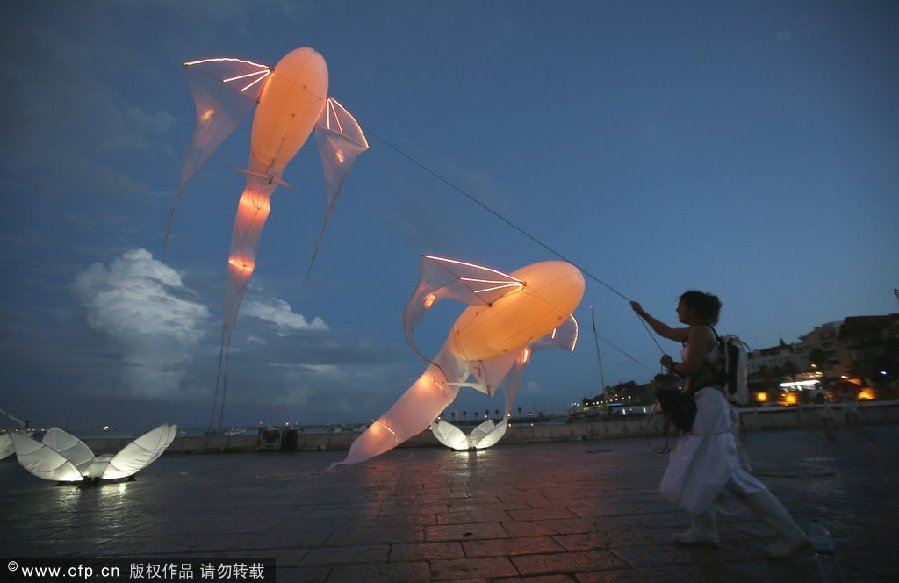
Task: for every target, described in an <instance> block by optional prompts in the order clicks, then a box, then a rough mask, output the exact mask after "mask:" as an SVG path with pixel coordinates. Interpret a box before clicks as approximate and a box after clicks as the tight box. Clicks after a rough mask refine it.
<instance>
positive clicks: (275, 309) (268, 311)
mask: <svg viewBox="0 0 899 583" xmlns="http://www.w3.org/2000/svg"><path fill="white" fill-rule="evenodd" d="M243 315H245V316H253V317H256V318H259V319H260V320H265V321H266V322H271V323H273V324H275V326H277V327H278V331H279V333H284V332H288V331H291V330H327V329H328V325H327V324H326V323H325V321H324V320H322V319H321V318H319V317H318V316H316V317H314V318H313V319H312V321H311V322H309V321H308V320H306V317H305V316H303V315H302V314H297V313H296V312H294V311H293V309H292V308H291V307H290V304H288V303H287V302H285V301H284V300H282V299H278V298H271V299H253V300H250V301H249V302H247V304H246V306H245V307H244V309H243Z"/></svg>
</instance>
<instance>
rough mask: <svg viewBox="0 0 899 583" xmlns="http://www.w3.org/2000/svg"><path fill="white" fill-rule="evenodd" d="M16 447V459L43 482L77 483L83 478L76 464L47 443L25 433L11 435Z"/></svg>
mask: <svg viewBox="0 0 899 583" xmlns="http://www.w3.org/2000/svg"><path fill="white" fill-rule="evenodd" d="M10 437H11V438H12V442H13V444H14V445H15V447H16V457H17V458H18V460H19V463H20V464H21V465H22V467H23V468H25V469H26V470H28V471H29V472H31V473H32V474H33V475H34V476H37V477H38V478H40V479H42V480H55V481H57V482H77V481H78V480H81V479H82V478H83V476H82V474H81V472H80V471H78V468H77V467H75V464H73V463H72V462H70V461H69V460H67V459H66V458H65V457H64V456H63V455H62V454H60V453H58V452H56V451H55V450H54V449H53V448H51V447H50V446H49V445H47V444H45V443H41V442H39V441H35V440H34V439H32V438H30V437H28V436H27V435H25V434H24V433H21V432H15V433H12V434H10Z"/></svg>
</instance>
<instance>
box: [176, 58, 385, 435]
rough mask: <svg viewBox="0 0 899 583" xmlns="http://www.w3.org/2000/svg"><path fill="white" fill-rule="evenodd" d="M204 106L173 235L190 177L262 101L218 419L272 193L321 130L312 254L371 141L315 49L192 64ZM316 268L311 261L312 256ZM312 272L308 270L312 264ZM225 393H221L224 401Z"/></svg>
mask: <svg viewBox="0 0 899 583" xmlns="http://www.w3.org/2000/svg"><path fill="white" fill-rule="evenodd" d="M184 66H185V70H186V71H187V77H188V82H189V84H190V89H191V94H192V95H193V98H194V102H195V104H196V109H197V125H196V128H195V130H194V134H193V136H192V138H191V144H190V147H189V148H188V153H187V156H186V157H185V161H184V167H183V170H182V175H181V184H180V185H179V188H178V193H177V195H176V197H175V205H173V207H172V211H171V213H170V215H169V224H168V227H167V229H166V235H165V241H166V242H167V241H168V237H169V233H170V230H171V225H172V219H173V217H174V211H175V206H176V205H177V204H178V201H179V200H180V198H181V196H182V194H183V193H184V190H185V189H186V187H187V183H188V182H189V181H190V179H191V178H192V177H193V176H194V174H196V172H197V171H198V170H199V169H200V167H201V166H202V165H203V163H204V162H205V161H206V160H207V159H208V158H209V156H210V155H211V153H212V151H213V150H214V149H215V148H216V147H217V146H218V145H219V144H221V143H222V141H224V139H225V138H226V137H227V136H228V134H230V133H231V132H232V131H233V130H234V129H235V128H236V127H237V126H238V125H239V123H240V121H241V120H242V119H243V117H245V116H246V115H247V114H248V113H249V112H250V111H251V110H252V109H253V108H254V107H255V110H256V114H255V117H254V119H253V127H252V130H251V136H250V155H249V161H248V165H247V169H246V170H242V171H241V172H243V173H244V174H246V187H245V188H244V191H243V194H242V195H241V197H240V200H239V202H238V205H237V214H236V216H235V218H234V228H233V232H232V238H231V251H230V253H229V255H228V260H227V270H228V280H227V283H226V288H225V301H224V309H223V316H222V340H221V349H220V353H219V373H218V380H217V381H216V396H215V402H214V404H213V412H212V417H211V418H210V426H212V425H213V421H214V417H215V412H216V409H217V408H218V410H219V416H218V425H219V426H220V425H221V422H222V415H223V413H224V400H225V391H226V389H227V384H228V380H227V371H228V356H229V347H230V342H231V332H232V330H233V328H234V324H235V321H236V319H237V313H238V311H239V309H240V303H241V300H242V298H243V294H244V291H245V290H246V288H247V284H248V283H249V281H250V278H251V277H252V276H253V272H254V271H255V269H256V251H257V249H258V247H259V239H260V237H261V235H262V228H263V226H264V225H265V221H266V219H267V218H268V215H269V212H270V211H271V203H270V199H271V196H272V194H273V193H274V191H275V189H276V188H277V187H278V186H279V185H286V183H285V182H284V180H283V178H282V175H283V173H284V169H285V167H286V166H287V164H288V163H289V162H290V161H291V160H292V159H293V157H294V156H295V155H296V154H297V152H298V151H299V150H300V148H302V146H303V144H304V143H305V142H306V140H307V139H308V137H309V135H310V134H311V133H312V131H313V129H314V130H315V134H316V140H317V142H318V146H319V153H320V155H321V160H322V168H323V171H324V183H325V219H324V221H323V224H322V229H321V232H320V233H319V239H318V242H316V245H315V252H314V253H313V256H312V261H313V262H314V260H315V255H316V254H317V251H318V245H319V242H320V241H321V238H322V236H323V234H324V229H325V226H326V225H327V222H328V217H329V215H330V213H331V211H332V210H333V208H334V203H335V201H336V200H337V197H338V196H339V194H340V190H341V188H342V186H343V182H344V179H345V178H346V176H347V174H348V173H349V171H350V168H351V167H352V165H353V162H354V161H355V159H356V157H357V156H358V155H359V154H361V153H362V152H364V151H365V150H366V149H368V142H367V141H366V139H365V135H364V134H363V132H362V129H361V128H360V127H359V124H358V123H357V122H356V120H355V119H353V116H352V115H350V114H349V112H347V111H346V110H345V109H344V108H343V106H341V105H340V104H339V103H337V101H335V100H334V99H331V98H329V97H327V95H328V67H327V65H326V63H325V60H324V58H322V56H321V55H320V54H319V53H318V52H317V51H315V50H314V49H311V48H308V47H303V48H298V49H295V50H293V51H291V52H290V53H288V54H287V55H285V56H284V57H283V58H282V59H281V60H280V61H279V62H278V64H277V65H275V67H274V68H273V69H272V68H269V67H267V66H266V65H261V64H259V63H254V62H252V61H247V60H243V59H233V58H217V59H203V60H198V61H189V62H187V63H185V64H184ZM310 269H311V262H310ZM307 277H308V271H307ZM219 399H221V401H219Z"/></svg>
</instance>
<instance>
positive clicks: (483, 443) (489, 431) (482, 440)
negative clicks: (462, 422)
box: [469, 417, 509, 449]
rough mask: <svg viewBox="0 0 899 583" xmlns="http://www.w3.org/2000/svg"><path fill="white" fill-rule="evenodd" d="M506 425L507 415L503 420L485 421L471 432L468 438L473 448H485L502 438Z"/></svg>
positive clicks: (507, 423)
mask: <svg viewBox="0 0 899 583" xmlns="http://www.w3.org/2000/svg"><path fill="white" fill-rule="evenodd" d="M488 423H489V424H490V425H488ZM508 427H509V422H508V417H503V420H502V421H500V422H499V423H496V424H494V423H493V422H492V421H485V422H483V423H481V424H480V425H478V426H477V427H476V428H475V430H474V431H472V432H471V437H470V438H469V439H471V441H472V443H473V445H474V447H475V449H487V448H488V447H490V446H491V445H494V444H495V443H496V442H497V441H499V440H500V439H502V438H503V436H504V435H505V434H506V429H508Z"/></svg>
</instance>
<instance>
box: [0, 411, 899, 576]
mask: <svg viewBox="0 0 899 583" xmlns="http://www.w3.org/2000/svg"><path fill="white" fill-rule="evenodd" d="M897 442H899V426H897V425H882V426H866V427H861V428H855V429H850V428H843V427H841V428H840V430H839V432H838V434H837V437H836V438H835V439H833V440H831V439H828V438H827V437H826V436H825V435H824V434H823V433H822V432H820V431H803V430H792V431H767V432H754V433H750V434H748V435H747V436H746V438H745V443H746V446H747V449H748V451H749V453H750V456H751V458H752V461H753V464H754V470H755V472H756V474H757V475H759V476H760V477H761V478H762V479H763V480H764V481H765V482H766V483H767V484H768V486H769V488H770V489H771V490H772V491H773V492H774V493H775V495H777V496H778V497H779V498H780V500H781V501H782V502H783V503H784V505H785V506H786V507H787V508H789V509H790V511H791V512H792V513H793V515H794V517H795V518H796V519H797V521H798V522H799V523H800V525H802V526H803V527H806V528H807V527H808V525H809V522H810V520H811V519H812V518H816V517H820V518H821V519H822V520H823V522H824V523H825V525H826V526H827V527H828V528H829V529H830V531H831V532H832V533H833V538H834V541H835V544H836V549H837V552H836V562H837V564H838V569H839V571H835V570H834V569H832V565H827V564H826V563H825V561H824V560H823V559H821V558H820V557H816V555H815V554H814V552H813V551H811V550H808V551H803V552H801V553H799V554H797V555H796V556H795V557H793V558H791V559H788V560H785V561H772V560H767V559H764V558H763V549H764V546H765V545H766V544H767V542H769V541H770V539H771V533H770V531H768V529H767V527H766V526H765V525H764V524H762V523H761V522H759V521H758V520H756V519H755V518H754V516H752V515H751V514H743V515H737V516H723V517H721V519H720V525H719V526H720V531H721V539H722V540H721V544H720V545H719V546H718V547H706V548H684V547H679V546H675V545H674V544H672V543H671V542H670V538H671V535H672V534H673V533H674V532H677V531H679V530H682V529H684V528H685V527H686V526H687V523H688V519H687V517H686V516H685V515H684V514H682V513H681V512H679V511H678V510H677V509H676V508H674V507H673V506H672V505H670V504H669V503H668V502H666V501H665V500H664V499H663V498H662V497H661V496H660V495H659V494H658V493H657V485H658V481H659V479H660V477H661V474H662V472H663V470H664V468H665V464H666V461H667V456H666V455H660V454H659V453H657V452H655V451H653V448H654V447H655V448H657V447H660V446H661V445H663V443H664V440H663V439H662V438H653V439H652V440H650V441H647V440H645V439H639V438H630V439H610V440H601V441H584V442H569V443H551V444H516V445H512V444H509V445H505V446H504V445H503V444H502V443H500V444H499V445H497V446H495V447H494V448H492V449H488V450H485V451H481V452H472V453H467V452H466V453H459V452H453V451H449V450H446V449H441V448H402V449H398V450H395V451H393V452H390V453H389V454H387V455H385V456H382V457H380V458H377V459H374V460H371V461H369V462H368V463H365V464H362V465H358V466H340V467H337V468H335V469H333V470H329V469H328V466H329V465H330V464H331V463H333V462H335V461H337V460H339V459H341V458H342V457H343V453H344V452H337V451H334V452H327V451H326V452H305V453H245V454H231V455H228V454H224V455H216V454H207V455H166V456H163V457H162V458H161V459H159V460H158V461H157V462H156V463H155V464H153V465H152V466H150V467H149V468H147V470H145V471H144V472H142V473H141V474H139V475H138V477H137V479H136V480H135V481H132V482H126V483H122V484H109V485H103V486H99V487H92V488H78V487H74V486H68V485H55V484H53V483H50V482H43V481H40V480H37V479H35V478H33V477H32V476H30V475H29V474H28V473H27V472H26V471H25V470H24V469H23V468H21V467H19V465H18V464H17V463H15V461H14V458H13V460H12V461H11V460H7V461H5V462H3V463H0V525H2V528H0V549H2V551H0V558H3V559H5V560H6V559H13V558H17V557H41V558H51V557H79V558H80V557H143V558H147V559H151V558H159V559H172V560H174V561H178V560H182V559H192V558H207V557H229V558H231V557H240V558H252V557H274V558H275V560H276V561H277V568H278V570H277V576H278V580H279V581H281V582H282V583H283V582H306V581H310V582H311V581H314V582H328V583H335V582H344V581H346V582H353V583H356V582H360V581H391V582H393V581H396V582H417V581H508V582H512V581H532V582H541V583H542V582H546V583H549V582H571V581H577V582H581V583H587V582H613V581H726V582H731V581H765V582H767V583H773V582H777V581H789V582H791V583H799V582H803V581H822V580H841V579H840V578H841V577H842V580H846V581H875V580H892V581H897V580H899V549H897V548H896V545H897V540H899V539H897V534H899V526H897V525H899V495H897V491H899V465H897V462H899V447H897ZM4 564H5V562H4ZM822 566H823V567H827V568H829V569H830V571H829V572H828V571H827V570H826V569H825V571H824V575H822V570H821V568H822Z"/></svg>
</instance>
